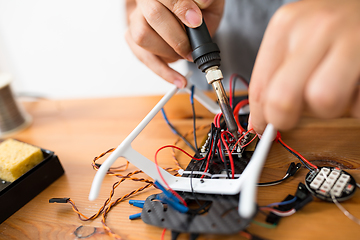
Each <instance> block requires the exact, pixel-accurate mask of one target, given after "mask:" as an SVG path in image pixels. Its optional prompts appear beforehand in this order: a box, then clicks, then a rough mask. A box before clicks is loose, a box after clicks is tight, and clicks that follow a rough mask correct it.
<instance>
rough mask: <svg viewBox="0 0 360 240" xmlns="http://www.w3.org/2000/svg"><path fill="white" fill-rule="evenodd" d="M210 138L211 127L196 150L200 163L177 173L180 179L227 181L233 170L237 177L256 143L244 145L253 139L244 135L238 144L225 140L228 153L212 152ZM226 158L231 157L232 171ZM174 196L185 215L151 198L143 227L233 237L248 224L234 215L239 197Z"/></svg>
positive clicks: (212, 139)
mask: <svg viewBox="0 0 360 240" xmlns="http://www.w3.org/2000/svg"><path fill="white" fill-rule="evenodd" d="M221 125H223V124H221ZM218 130H219V131H221V130H220V129H218ZM214 134H215V133H214V129H213V126H212V130H210V132H209V134H208V135H207V137H206V139H205V140H204V141H203V143H202V145H201V147H200V148H199V149H198V150H199V153H198V154H195V156H194V158H199V157H201V158H202V159H203V160H201V161H199V160H195V159H192V160H191V161H190V162H189V164H188V166H187V167H186V169H185V170H184V171H183V172H181V173H180V174H182V177H187V178H190V179H191V178H204V179H207V178H231V177H232V171H233V170H234V177H235V178H238V177H240V175H241V173H242V172H243V171H244V169H245V168H246V166H247V164H248V163H249V161H250V158H251V156H252V155H253V152H254V150H255V146H256V143H257V139H256V141H253V142H251V143H250V144H248V143H249V142H250V141H251V140H253V139H254V138H255V137H256V136H255V135H254V134H252V133H247V134H246V136H245V135H244V136H243V139H241V140H240V141H239V142H238V144H235V143H236V139H233V138H232V137H229V138H227V139H226V143H227V144H228V150H224V149H222V148H221V147H220V148H216V149H215V148H214V146H215V144H216V143H217V141H216V140H217V139H216V137H215V136H214ZM214 142H215V144H214ZM241 146H246V147H241ZM211 154H212V155H211ZM229 155H231V157H232V161H233V168H232V167H231V163H230V161H229V160H230V159H229ZM207 159H208V161H207ZM207 165H208V167H206V166H207ZM190 181H191V180H190ZM177 193H178V194H179V195H180V196H181V197H182V198H183V199H184V200H185V202H186V203H187V204H188V206H189V209H190V211H189V212H187V213H180V212H179V211H176V210H174V209H172V208H171V207H168V206H167V204H164V203H162V202H161V201H159V200H157V199H159V196H156V195H151V196H149V197H148V198H147V199H146V201H145V204H144V207H143V210H142V213H141V218H142V220H143V221H144V222H145V223H147V224H150V225H154V226H158V227H161V228H166V229H170V230H172V231H173V232H178V233H185V232H186V233H192V234H235V233H238V232H240V231H242V230H244V229H245V228H246V227H247V226H248V225H249V223H250V222H251V219H252V218H247V219H243V218H241V216H240V215H239V214H238V210H237V209H238V205H239V194H236V195H218V194H200V193H196V192H194V191H193V192H177ZM160 198H161V194H160ZM255 214H256V213H255Z"/></svg>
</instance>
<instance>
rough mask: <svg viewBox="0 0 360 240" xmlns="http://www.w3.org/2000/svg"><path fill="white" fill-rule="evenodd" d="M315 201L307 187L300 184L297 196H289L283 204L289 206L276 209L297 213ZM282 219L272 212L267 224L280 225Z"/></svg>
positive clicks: (281, 205)
mask: <svg viewBox="0 0 360 240" xmlns="http://www.w3.org/2000/svg"><path fill="white" fill-rule="evenodd" d="M312 200H313V197H312V195H311V193H310V191H309V190H308V189H307V188H306V186H305V185H304V184H303V183H301V182H300V183H299V185H298V187H297V189H296V193H295V196H293V195H290V194H289V195H288V196H287V197H286V198H285V199H284V200H283V201H282V202H281V203H286V202H287V204H281V203H280V204H279V205H278V207H275V209H278V210H281V211H289V210H291V209H295V210H296V211H299V210H300V209H301V208H303V207H304V206H305V205H306V204H308V203H309V202H311V201H312ZM280 219H281V216H279V215H276V214H274V213H272V212H270V213H269V215H268V216H267V218H266V222H268V223H271V224H278V223H279V221H280Z"/></svg>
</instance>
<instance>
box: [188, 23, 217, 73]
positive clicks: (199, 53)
mask: <svg viewBox="0 0 360 240" xmlns="http://www.w3.org/2000/svg"><path fill="white" fill-rule="evenodd" d="M185 29H186V32H187V34H188V37H189V40H190V44H191V48H192V50H193V52H192V57H193V60H194V63H195V64H196V66H197V67H198V68H199V69H200V70H201V71H203V72H205V70H206V69H208V68H210V67H214V66H218V67H219V66H220V61H221V58H220V49H219V47H218V46H217V44H216V43H214V42H213V41H212V39H211V36H210V33H209V30H208V28H207V26H206V24H205V21H204V20H203V23H202V24H201V25H200V26H199V27H197V28H189V27H186V26H185Z"/></svg>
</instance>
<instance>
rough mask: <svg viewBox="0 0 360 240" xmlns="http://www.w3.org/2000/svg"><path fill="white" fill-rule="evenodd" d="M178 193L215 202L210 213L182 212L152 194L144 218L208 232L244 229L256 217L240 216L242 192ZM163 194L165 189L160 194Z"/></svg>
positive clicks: (174, 228) (176, 228)
mask: <svg viewBox="0 0 360 240" xmlns="http://www.w3.org/2000/svg"><path fill="white" fill-rule="evenodd" d="M178 194H179V195H180V196H181V197H182V198H184V200H185V201H186V202H187V203H189V202H195V198H194V196H195V197H196V198H197V200H198V201H201V202H211V205H209V206H208V211H207V212H206V214H194V213H180V212H178V211H176V210H174V209H173V208H171V207H167V206H166V205H164V204H163V203H162V202H160V201H157V200H156V195H151V196H149V197H148V198H147V199H146V201H145V205H144V208H143V210H142V213H141V219H142V220H143V221H144V222H145V223H147V224H150V225H154V226H158V227H161V228H166V229H169V230H172V231H175V232H188V233H199V234H201V233H204V234H234V233H238V232H240V231H242V230H244V229H245V228H246V227H247V226H248V225H249V224H250V223H251V220H252V218H249V219H244V218H241V217H240V216H239V213H238V210H237V208H238V205H239V195H214V194H199V193H194V194H192V193H182V192H178ZM160 195H162V193H161V194H160Z"/></svg>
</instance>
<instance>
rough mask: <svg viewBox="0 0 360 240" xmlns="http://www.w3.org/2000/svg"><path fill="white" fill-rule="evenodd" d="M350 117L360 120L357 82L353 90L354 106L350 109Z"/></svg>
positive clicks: (359, 91) (359, 98) (359, 88)
mask: <svg viewBox="0 0 360 240" xmlns="http://www.w3.org/2000/svg"><path fill="white" fill-rule="evenodd" d="M351 115H352V116H354V117H356V118H360V85H359V82H358V84H357V87H356V88H355V94H354V104H353V106H352V108H351Z"/></svg>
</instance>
